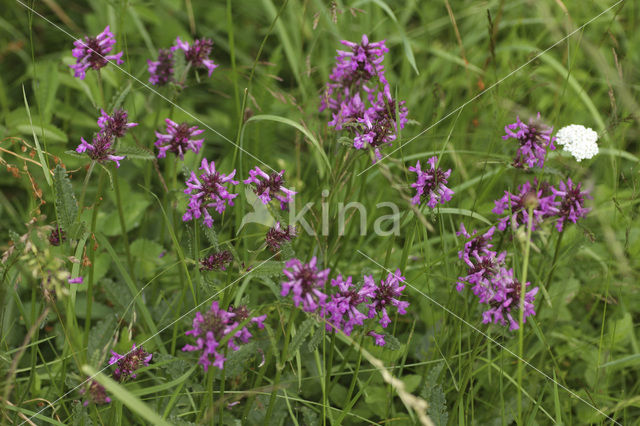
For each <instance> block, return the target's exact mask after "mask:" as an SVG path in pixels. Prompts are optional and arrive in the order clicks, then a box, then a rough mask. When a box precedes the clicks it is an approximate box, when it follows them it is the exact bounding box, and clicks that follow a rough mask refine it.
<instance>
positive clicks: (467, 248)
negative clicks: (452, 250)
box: [456, 223, 496, 268]
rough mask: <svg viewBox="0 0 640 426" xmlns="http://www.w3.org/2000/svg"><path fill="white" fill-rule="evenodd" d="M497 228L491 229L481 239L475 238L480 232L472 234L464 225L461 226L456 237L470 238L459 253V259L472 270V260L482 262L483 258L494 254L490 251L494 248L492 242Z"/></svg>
mask: <svg viewBox="0 0 640 426" xmlns="http://www.w3.org/2000/svg"><path fill="white" fill-rule="evenodd" d="M495 230H496V228H495V226H492V227H491V228H489V230H488V231H487V232H485V233H484V234H483V235H481V236H479V237H474V236H475V235H476V234H477V233H478V231H475V230H474V231H473V232H472V233H471V234H469V232H467V230H466V228H465V227H464V224H462V223H461V224H460V231H458V232H456V235H462V236H464V237H465V238H468V240H467V242H466V243H464V248H463V249H462V250H460V251H459V252H458V257H459V258H460V259H462V260H464V262H465V263H466V264H467V265H469V267H470V268H473V262H472V258H473V260H475V261H480V259H481V257H482V256H486V255H488V254H489V253H493V252H492V251H491V250H489V249H490V248H491V247H493V244H491V243H490V241H491V240H492V239H493V233H494V232H495Z"/></svg>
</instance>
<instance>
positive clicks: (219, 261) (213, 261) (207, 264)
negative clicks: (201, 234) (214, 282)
mask: <svg viewBox="0 0 640 426" xmlns="http://www.w3.org/2000/svg"><path fill="white" fill-rule="evenodd" d="M231 262H233V254H231V252H230V251H229V250H222V251H219V252H216V253H213V254H211V255H209V256H208V257H205V258H203V259H201V260H200V270H201V271H213V270H218V269H219V270H221V271H226V270H227V266H229V264H230V263H231Z"/></svg>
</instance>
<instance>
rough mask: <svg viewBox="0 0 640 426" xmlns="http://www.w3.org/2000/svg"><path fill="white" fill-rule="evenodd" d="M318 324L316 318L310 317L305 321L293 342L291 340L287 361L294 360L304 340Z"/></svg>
mask: <svg viewBox="0 0 640 426" xmlns="http://www.w3.org/2000/svg"><path fill="white" fill-rule="evenodd" d="M316 323H317V321H316V320H315V319H314V318H311V317H309V318H307V319H306V320H304V321H303V323H302V324H301V325H300V327H298V329H297V330H296V335H295V336H293V340H291V345H290V347H289V355H288V357H287V361H291V360H292V359H293V357H294V356H295V355H296V353H297V352H298V350H299V349H300V346H301V345H302V343H303V342H304V340H305V339H306V338H307V336H308V335H309V333H311V330H312V329H313V326H314V325H315V324H316Z"/></svg>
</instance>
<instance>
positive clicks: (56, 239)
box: [49, 225, 67, 246]
mask: <svg viewBox="0 0 640 426" xmlns="http://www.w3.org/2000/svg"><path fill="white" fill-rule="evenodd" d="M66 240H67V233H66V232H65V231H64V229H60V227H59V226H58V225H56V227H55V228H54V229H52V230H51V234H49V244H51V245H52V246H59V245H60V244H61V243H63V242H65V241H66Z"/></svg>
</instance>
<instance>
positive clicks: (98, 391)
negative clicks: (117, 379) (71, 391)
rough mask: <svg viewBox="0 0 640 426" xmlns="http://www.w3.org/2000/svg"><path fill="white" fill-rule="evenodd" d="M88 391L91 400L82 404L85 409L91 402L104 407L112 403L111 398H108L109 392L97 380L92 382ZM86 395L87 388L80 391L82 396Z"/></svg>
mask: <svg viewBox="0 0 640 426" xmlns="http://www.w3.org/2000/svg"><path fill="white" fill-rule="evenodd" d="M88 390H89V392H88V395H89V399H87V400H86V401H84V402H83V403H82V405H84V406H85V407H86V406H87V405H89V401H91V402H93V403H94V404H96V405H104V404H108V403H110V402H111V398H109V397H108V396H107V390H106V389H105V388H104V386H102V385H101V384H100V383H98V382H96V381H95V380H91V384H90V385H89V388H88ZM85 393H87V389H86V388H83V389H80V394H83V395H84V394H85Z"/></svg>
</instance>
